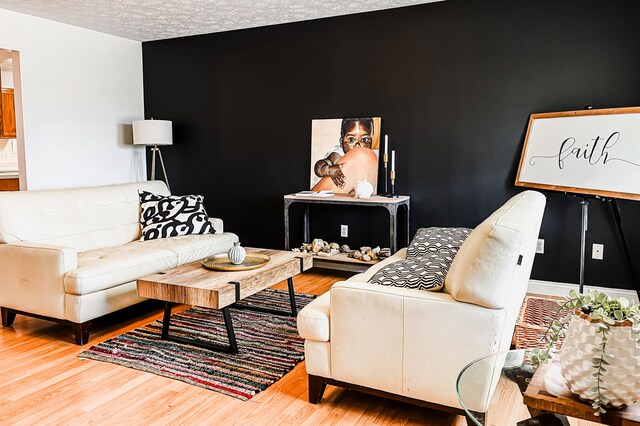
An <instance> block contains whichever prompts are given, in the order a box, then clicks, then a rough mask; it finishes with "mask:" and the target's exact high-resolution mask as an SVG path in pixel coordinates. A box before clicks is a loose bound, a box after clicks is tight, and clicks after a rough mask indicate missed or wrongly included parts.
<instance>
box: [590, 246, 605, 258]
mask: <svg viewBox="0 0 640 426" xmlns="http://www.w3.org/2000/svg"><path fill="white" fill-rule="evenodd" d="M603 257H604V244H594V245H593V247H592V249H591V258H592V259H596V260H602V258H603Z"/></svg>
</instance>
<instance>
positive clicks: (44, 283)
mask: <svg viewBox="0 0 640 426" xmlns="http://www.w3.org/2000/svg"><path fill="white" fill-rule="evenodd" d="M77 267H78V253H77V251H76V250H75V249H73V248H71V247H65V246H57V245H51V244H39V243H33V242H14V243H10V244H0V277H2V279H1V280H0V306H2V307H5V308H11V309H16V310H19V311H24V312H29V313H33V314H38V315H43V316H48V317H53V318H64V315H65V314H64V294H65V293H64V276H65V274H66V273H67V272H68V271H70V270H72V269H75V268H77Z"/></svg>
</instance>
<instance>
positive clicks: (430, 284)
mask: <svg viewBox="0 0 640 426" xmlns="http://www.w3.org/2000/svg"><path fill="white" fill-rule="evenodd" d="M452 260H453V257H452V256H451V255H448V254H443V253H432V254H428V255H425V256H420V257H414V258H411V259H405V260H400V261H398V262H394V263H392V264H390V265H388V266H387V267H386V268H382V269H381V270H379V271H378V272H377V273H376V274H375V275H374V276H373V277H371V279H370V280H369V282H370V283H372V284H379V285H388V286H392V287H403V288H413V289H416V290H429V291H440V290H442V286H443V284H444V277H445V275H447V271H448V270H449V266H451V261H452Z"/></svg>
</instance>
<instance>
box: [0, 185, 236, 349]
mask: <svg viewBox="0 0 640 426" xmlns="http://www.w3.org/2000/svg"><path fill="white" fill-rule="evenodd" d="M138 191H148V192H152V193H155V194H161V195H169V190H168V189H167V186H166V185H165V184H164V182H160V181H150V182H134V183H125V184H118V185H108V186H97V187H88V188H75V189H61V190H46V191H23V192H0V307H1V308H2V325H3V326H10V325H12V324H13V321H14V319H15V315H16V314H24V315H30V316H34V317H38V318H44V319H49V320H54V321H59V322H65V323H69V324H70V325H72V326H73V330H74V334H75V339H76V343H77V344H85V343H87V341H88V339H89V330H90V328H91V320H93V319H94V318H97V317H100V316H103V315H105V314H108V313H111V312H114V311H117V310H119V309H122V308H124V307H127V306H130V305H133V304H135V303H138V302H141V301H142V300H144V299H143V298H141V297H139V296H138V295H137V293H136V280H137V279H138V278H140V277H142V276H144V275H148V274H152V273H156V272H159V271H163V270H167V269H170V268H174V267H176V266H178V265H181V264H184V263H188V262H192V261H195V260H198V259H202V258H204V257H206V256H211V255H214V254H219V253H225V252H227V251H228V250H229V248H230V247H232V246H233V243H234V242H235V241H238V237H237V236H236V235H235V234H232V233H228V232H223V231H224V230H223V223H222V220H220V219H213V218H212V219H211V222H212V224H213V226H214V228H215V229H216V231H217V232H216V233H215V234H207V235H187V236H181V237H172V238H163V239H156V240H150V241H139V238H140V202H139V198H138Z"/></svg>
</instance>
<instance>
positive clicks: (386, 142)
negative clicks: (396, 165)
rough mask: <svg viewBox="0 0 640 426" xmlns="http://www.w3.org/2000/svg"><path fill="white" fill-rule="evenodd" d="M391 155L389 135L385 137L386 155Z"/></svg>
mask: <svg viewBox="0 0 640 426" xmlns="http://www.w3.org/2000/svg"><path fill="white" fill-rule="evenodd" d="M388 153H389V135H384V154H385V155H387V154H388Z"/></svg>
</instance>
